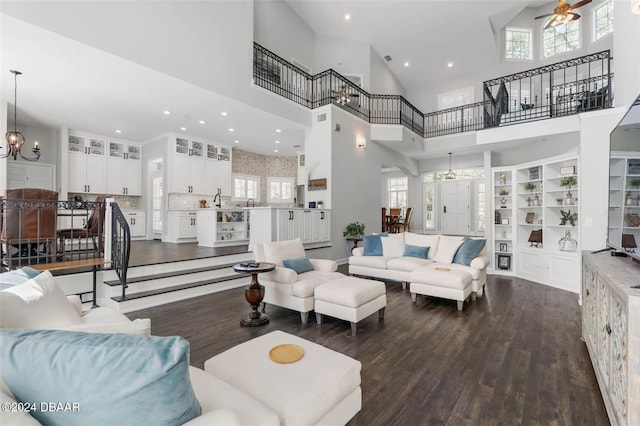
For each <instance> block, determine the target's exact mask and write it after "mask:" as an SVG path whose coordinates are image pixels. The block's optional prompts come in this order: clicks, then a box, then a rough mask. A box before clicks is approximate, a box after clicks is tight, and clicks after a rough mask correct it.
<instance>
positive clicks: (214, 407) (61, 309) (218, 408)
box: [0, 271, 280, 426]
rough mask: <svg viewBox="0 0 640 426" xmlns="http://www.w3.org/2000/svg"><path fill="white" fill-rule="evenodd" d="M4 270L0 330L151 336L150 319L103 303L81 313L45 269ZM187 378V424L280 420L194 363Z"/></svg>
mask: <svg viewBox="0 0 640 426" xmlns="http://www.w3.org/2000/svg"><path fill="white" fill-rule="evenodd" d="M9 274H10V275H11V276H12V278H11V280H12V282H11V284H7V281H4V286H3V288H4V290H2V291H0V328H13V329H40V330H68V331H81V332H89V333H126V334H141V335H147V336H148V335H150V326H151V321H150V320H149V319H136V320H134V321H131V320H129V319H128V318H127V317H126V316H125V315H124V314H122V313H120V312H117V311H116V310H114V309H111V308H108V307H100V308H94V309H91V310H89V311H86V312H82V311H81V304H80V299H79V297H78V296H65V295H64V293H63V292H62V290H61V289H60V287H58V285H57V284H56V283H55V281H54V279H53V277H52V276H51V273H50V272H48V271H45V272H43V273H41V274H39V275H37V276H35V277H34V278H32V279H29V278H28V277H26V276H25V278H24V280H22V278H20V279H19V280H16V279H15V277H16V275H17V274H16V273H15V272H14V271H11V272H10V273H9ZM3 275H4V274H0V281H1V280H2V276H3ZM5 277H7V276H6V275H5ZM20 281H22V282H21V283H20ZM0 373H1V371H0ZM189 377H190V380H191V385H192V387H193V390H194V393H195V396H196V398H197V399H198V402H199V403H200V406H201V407H202V415H201V416H199V417H197V418H195V419H193V420H191V421H189V422H187V423H186V424H187V425H190V426H198V425H230V426H232V425H257V424H260V425H279V424H280V419H279V417H278V415H277V413H275V412H274V411H272V410H270V409H268V408H267V407H266V406H265V405H264V404H263V403H261V402H260V401H258V400H256V399H255V398H253V397H252V396H250V395H248V394H246V393H245V392H242V391H240V390H239V389H237V388H235V387H234V386H232V385H230V384H228V383H227V382H225V381H223V380H221V379H219V378H217V377H215V376H213V375H211V374H208V373H206V372H204V371H203V370H201V369H199V368H195V367H193V366H191V367H189ZM60 385H62V384H60ZM5 402H8V403H12V402H15V397H14V396H13V394H12V392H11V390H10V389H9V387H8V386H7V385H6V384H5V383H4V381H3V380H2V379H1V375H0V403H5ZM0 424H2V425H38V424H39V423H38V422H37V420H36V419H35V418H33V417H31V416H30V415H29V414H28V413H24V412H19V411H6V410H2V411H1V412H0Z"/></svg>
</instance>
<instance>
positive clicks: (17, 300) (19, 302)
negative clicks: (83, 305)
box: [0, 271, 82, 329]
mask: <svg viewBox="0 0 640 426" xmlns="http://www.w3.org/2000/svg"><path fill="white" fill-rule="evenodd" d="M81 322H82V321H81V320H80V315H78V313H77V312H76V310H75V308H74V307H73V305H72V304H71V303H69V300H67V297H66V296H65V294H64V293H63V292H62V289H60V287H58V285H57V284H56V282H55V280H54V279H53V276H52V275H51V272H49V271H45V272H43V273H41V274H40V275H38V276H37V277H35V278H32V279H30V280H29V281H27V282H25V283H22V284H18V285H16V286H13V287H11V288H9V289H6V290H3V291H1V292H0V327H1V328H23V329H58V328H64V327H69V326H72V325H76V324H80V323H81Z"/></svg>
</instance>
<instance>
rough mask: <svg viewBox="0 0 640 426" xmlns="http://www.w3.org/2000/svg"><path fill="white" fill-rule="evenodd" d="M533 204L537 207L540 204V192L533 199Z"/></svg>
mask: <svg viewBox="0 0 640 426" xmlns="http://www.w3.org/2000/svg"><path fill="white" fill-rule="evenodd" d="M533 205H534V206H536V207H538V206H540V197H538V194H536V196H535V198H534V199H533Z"/></svg>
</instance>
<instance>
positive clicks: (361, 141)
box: [356, 137, 367, 149]
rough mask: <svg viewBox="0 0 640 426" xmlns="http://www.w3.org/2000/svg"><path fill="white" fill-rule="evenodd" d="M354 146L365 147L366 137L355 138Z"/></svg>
mask: <svg viewBox="0 0 640 426" xmlns="http://www.w3.org/2000/svg"><path fill="white" fill-rule="evenodd" d="M356 146H357V147H358V148H362V149H365V148H366V147H367V139H365V138H362V137H360V138H356Z"/></svg>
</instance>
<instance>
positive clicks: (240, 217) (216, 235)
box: [196, 208, 249, 247]
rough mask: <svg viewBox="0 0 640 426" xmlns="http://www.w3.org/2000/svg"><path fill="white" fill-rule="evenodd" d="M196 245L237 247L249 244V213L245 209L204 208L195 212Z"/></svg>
mask: <svg viewBox="0 0 640 426" xmlns="http://www.w3.org/2000/svg"><path fill="white" fill-rule="evenodd" d="M196 216H197V223H198V245H199V246H204V247H223V246H237V245H243V244H248V243H249V226H248V224H249V220H248V219H249V211H248V210H246V209H237V208H236V209H218V208H213V209H210V208H204V209H198V210H197V211H196Z"/></svg>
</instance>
